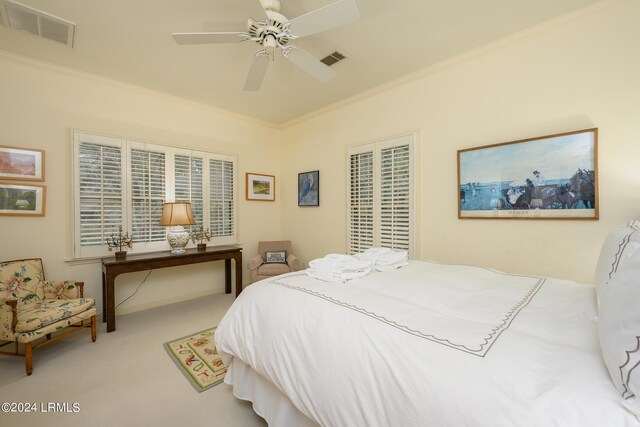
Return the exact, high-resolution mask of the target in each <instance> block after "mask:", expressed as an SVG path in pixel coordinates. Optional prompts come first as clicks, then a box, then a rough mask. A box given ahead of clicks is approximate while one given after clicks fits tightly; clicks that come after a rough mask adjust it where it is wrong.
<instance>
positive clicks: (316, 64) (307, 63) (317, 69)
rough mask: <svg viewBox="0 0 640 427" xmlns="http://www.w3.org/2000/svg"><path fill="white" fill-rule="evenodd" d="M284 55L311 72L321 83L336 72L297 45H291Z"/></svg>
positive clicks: (327, 80) (329, 78) (326, 81)
mask: <svg viewBox="0 0 640 427" xmlns="http://www.w3.org/2000/svg"><path fill="white" fill-rule="evenodd" d="M291 48H292V49H291V50H290V51H289V52H288V53H287V55H286V56H285V57H286V58H287V59H288V60H289V61H291V62H293V63H294V64H296V65H297V66H298V67H300V68H302V69H303V70H304V71H306V72H307V73H309V74H311V75H312V76H313V77H315V78H316V79H318V80H320V81H321V82H323V83H328V82H329V81H330V80H331V79H333V78H334V77H335V76H336V72H335V71H334V70H333V69H331V68H329V67H328V66H326V65H325V64H323V63H322V62H320V61H319V60H318V59H317V58H316V57H315V56H313V55H311V54H310V53H309V52H307V51H306V50H303V49H301V48H299V47H295V46H291Z"/></svg>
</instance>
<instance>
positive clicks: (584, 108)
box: [0, 0, 640, 314]
mask: <svg viewBox="0 0 640 427" xmlns="http://www.w3.org/2000/svg"><path fill="white" fill-rule="evenodd" d="M611 4H612V5H611V6H610V7H603V8H600V9H599V10H597V11H595V12H593V13H590V14H582V15H580V16H577V17H574V19H570V20H565V21H564V22H562V23H560V24H557V25H545V26H543V27H541V28H539V29H537V30H536V31H528V32H527V34H525V35H519V36H515V37H511V38H510V39H509V40H507V41H503V42H501V43H498V44H496V45H495V46H492V47H490V48H483V49H482V51H478V52H475V53H470V54H467V55H464V56H463V57H460V58H456V59H455V60H452V61H450V63H449V64H445V65H442V64H441V65H440V66H438V67H434V68H432V69H428V70H424V72H422V73H421V75H420V76H419V77H416V78H413V79H406V81H404V82H403V83H401V84H397V85H393V86H391V85H390V86H389V88H388V89H386V90H383V91H377V92H376V93H374V94H371V95H370V96H366V97H360V99H359V100H357V101H353V102H345V103H344V105H342V106H341V107H338V108H333V109H330V110H327V111H326V112H324V113H322V114H317V115H315V116H313V117H310V118H307V119H305V120H301V121H299V122H298V123H297V124H292V125H290V126H288V127H286V128H284V129H282V130H276V129H273V128H271V127H269V126H265V125H264V124H261V123H258V122H254V121H250V120H247V119H244V118H241V117H238V116H233V115H230V114H226V113H222V112H219V111H216V110H213V109H209V108H206V107H203V106H199V105H196V104H192V103H189V102H186V101H182V100H179V99H176V98H172V97H168V96H165V95H161V94H158V93H154V92H150V91H147V90H143V89H140V88H136V87H133V86H128V85H123V84H120V83H117V82H114V81H110V80H106V79H102V78H97V77H94V76H89V75H85V74H82V73H76V72H70V71H68V70H62V69H57V68H54V67H50V66H48V65H44V64H42V63H37V62H32V61H28V60H25V59H24V58H21V57H18V56H15V55H12V54H8V53H1V52H0V129H1V132H0V145H12V146H20V147H33V148H41V149H44V150H45V151H46V159H47V171H46V185H47V215H46V217H44V218H17V217H0V235H1V236H2V243H1V244H0V260H6V259H16V258H22V257H42V258H44V260H45V265H46V273H47V276H48V277H49V278H51V279H76V280H84V281H85V282H86V283H87V294H89V295H93V296H96V297H97V298H98V300H99V301H98V304H100V298H101V292H100V290H101V288H100V286H101V285H100V283H101V282H100V266H99V264H96V263H89V264H73V263H68V262H66V260H67V259H68V258H69V252H70V246H69V245H70V227H71V222H70V218H71V216H70V212H71V209H70V202H71V200H70V197H71V194H70V191H69V189H70V174H69V170H70V135H69V132H70V130H71V129H78V130H83V131H87V132H93V133H99V134H105V135H113V136H119V137H126V138H130V139H137V140H143V141H148V142H155V143H160V144H169V145H176V146H181V147H189V148H193V149H202V150H210V151H216V152H222V153H230V154H236V155H238V159H239V171H238V175H237V177H238V179H239V180H240V182H239V183H238V184H239V185H238V189H239V196H240V197H239V203H238V207H239V236H240V242H241V243H242V244H243V247H244V253H245V264H246V261H247V260H248V259H249V258H250V257H251V256H253V255H254V254H255V253H257V242H258V241H259V240H272V239H279V238H286V239H291V240H293V245H294V253H295V254H296V255H299V256H301V257H302V258H303V259H305V260H309V259H312V258H315V257H318V256H322V255H324V254H326V253H328V252H343V251H344V250H345V243H346V242H345V231H346V194H345V172H346V164H345V158H346V149H347V147H349V146H351V145H356V144H359V143H365V142H370V141H374V140H378V139H381V138H385V137H390V136H396V135H400V134H406V133H411V132H415V133H416V134H417V145H418V153H419V154H418V158H417V164H416V166H417V168H416V171H417V182H418V186H417V193H416V194H417V198H418V203H417V229H418V239H417V240H418V251H417V253H418V256H419V257H420V258H425V259H434V260H438V261H442V262H451V263H467V264H475V265H483V266H489V267H494V268H498V269H501V270H505V271H509V272H517V273H534V274H543V275H549V276H557V277H564V278H570V279H574V280H579V281H587V282H590V281H592V276H593V270H594V266H595V261H596V259H597V256H598V251H599V246H600V244H601V242H602V240H603V239H604V237H605V235H606V234H607V232H608V231H609V230H610V229H611V228H612V227H613V226H614V225H616V224H617V223H620V222H622V221H624V220H626V219H628V218H631V217H637V216H638V214H639V213H640V196H639V195H640V172H639V170H640V169H639V168H638V159H640V85H639V84H638V81H639V80H638V76H640V57H639V56H638V55H637V42H638V40H640V26H638V25H637V23H638V22H639V21H640V1H637V0H629V1H626V2H620V3H618V4H614V3H611ZM408 54H409V53H408ZM590 127H598V128H599V129H600V150H599V155H600V164H599V166H600V196H601V198H600V212H601V219H600V220H599V221H597V222H592V221H582V222H580V221H526V222H525V221H480V220H465V221H461V220H458V219H457V199H456V194H457V190H456V150H457V149H460V148H467V147H474V146H479V145H485V144H491V143H497V142H504V141H510V140H515V139H521V138H525V137H533V136H540V135H546V134H552V133H557V132H563V131H570V130H576V129H583V128H590ZM283 153H287V154H286V157H285V158H284V159H283V158H282V155H283ZM316 169H319V170H320V176H321V195H320V201H321V206H320V207H319V208H299V207H298V206H297V201H296V193H297V188H296V186H297V173H298V172H302V171H307V170H316ZM247 171H250V172H258V173H269V174H274V175H276V176H277V180H276V182H277V196H276V199H277V201H276V202H275V203H259V202H247V201H245V200H244V174H245V172H247ZM185 273H188V274H185ZM144 276H145V273H135V274H130V275H126V276H121V277H120V278H119V279H118V280H117V283H116V285H117V286H116V302H119V301H121V300H123V299H124V298H125V297H127V296H129V295H130V294H132V293H133V291H134V290H135V288H136V286H137V285H138V284H139V283H140V282H141V281H142V279H143V278H144ZM183 277H184V278H183ZM248 277H249V275H248V271H246V269H245V282H246V279H247V278H248ZM222 290H223V272H222V268H221V266H214V265H213V264H205V265H196V266H185V267H178V268H173V269H166V270H159V271H156V272H154V273H153V274H152V276H151V277H150V278H149V280H148V281H147V283H145V285H144V286H142V288H141V289H140V291H139V292H138V294H137V295H136V296H135V297H134V298H132V299H131V300H129V301H128V302H127V303H126V304H125V305H123V306H122V307H121V309H119V310H118V313H121V314H122V313H124V312H129V311H135V310H138V309H143V308H146V307H150V306H155V305H160V304H163V303H168V302H173V301H176V300H179V299H183V298H190V297H195V296H198V295H201V294H204V293H210V292H222Z"/></svg>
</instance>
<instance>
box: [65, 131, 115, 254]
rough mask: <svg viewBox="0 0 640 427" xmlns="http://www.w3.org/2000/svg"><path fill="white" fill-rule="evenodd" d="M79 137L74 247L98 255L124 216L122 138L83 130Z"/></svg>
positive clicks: (76, 145)
mask: <svg viewBox="0 0 640 427" xmlns="http://www.w3.org/2000/svg"><path fill="white" fill-rule="evenodd" d="M75 141H76V144H75V146H74V149H75V159H74V160H75V161H74V169H75V171H76V180H75V197H74V202H75V206H76V209H75V222H76V224H77V227H76V229H75V233H74V234H75V237H74V248H75V252H76V253H77V254H79V255H80V256H97V255H100V254H103V253H104V252H106V247H107V246H106V239H107V237H108V236H109V235H111V234H113V233H117V232H118V227H119V226H120V225H121V224H122V222H123V218H124V206H123V194H124V191H123V186H124V178H123V168H122V154H123V153H122V141H121V140H118V139H113V138H93V137H92V136H90V135H83V134H78V135H76V136H75Z"/></svg>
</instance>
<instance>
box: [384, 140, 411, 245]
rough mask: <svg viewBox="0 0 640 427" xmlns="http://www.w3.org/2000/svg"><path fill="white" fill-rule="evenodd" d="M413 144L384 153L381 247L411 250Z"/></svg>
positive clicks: (389, 149) (388, 149) (385, 150)
mask: <svg viewBox="0 0 640 427" xmlns="http://www.w3.org/2000/svg"><path fill="white" fill-rule="evenodd" d="M409 148H410V147H409V145H400V146H397V147H389V148H384V149H382V150H381V153H380V246H382V247H385V248H391V249H396V250H405V251H408V250H409V249H410V236H411V230H410V225H411V204H410V202H411V200H410V195H411V192H410V188H411V174H410V172H411V168H410V162H411V158H410V153H411V151H410V149H409Z"/></svg>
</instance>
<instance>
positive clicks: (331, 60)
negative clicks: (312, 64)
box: [320, 50, 347, 66]
mask: <svg viewBox="0 0 640 427" xmlns="http://www.w3.org/2000/svg"><path fill="white" fill-rule="evenodd" d="M346 57H347V56H346V55H345V54H344V53H341V52H338V51H337V50H336V51H335V52H333V53H330V54H329V55H327V56H325V57H324V58H322V59H321V60H320V62H322V63H324V64H325V65H328V66H332V65H333V64H335V63H336V62H338V61H342V60H343V59H345V58H346Z"/></svg>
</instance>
